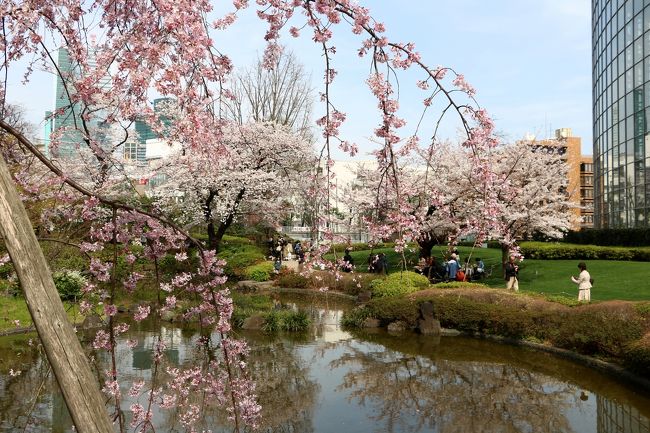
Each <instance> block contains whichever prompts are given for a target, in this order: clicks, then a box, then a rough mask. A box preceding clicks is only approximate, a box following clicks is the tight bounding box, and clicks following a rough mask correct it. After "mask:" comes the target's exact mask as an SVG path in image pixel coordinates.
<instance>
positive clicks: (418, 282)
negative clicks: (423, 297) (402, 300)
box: [370, 271, 429, 298]
mask: <svg viewBox="0 0 650 433" xmlns="http://www.w3.org/2000/svg"><path fill="white" fill-rule="evenodd" d="M426 287H429V280H428V279H427V277H425V276H424V275H421V274H416V273H415V272H411V271H403V272H397V273H394V274H390V275H388V276H387V277H386V278H383V279H381V278H380V279H376V280H373V281H372V282H371V283H370V290H371V291H372V296H373V297H377V298H383V297H386V296H399V295H405V294H407V293H413V292H417V291H418V290H422V289H424V288H426Z"/></svg>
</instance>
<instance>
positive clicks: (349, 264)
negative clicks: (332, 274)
mask: <svg viewBox="0 0 650 433" xmlns="http://www.w3.org/2000/svg"><path fill="white" fill-rule="evenodd" d="M343 261H344V262H345V263H344V264H343V272H350V271H352V269H353V268H354V259H353V258H352V256H351V255H350V249H349V248H346V249H345V255H344V256H343Z"/></svg>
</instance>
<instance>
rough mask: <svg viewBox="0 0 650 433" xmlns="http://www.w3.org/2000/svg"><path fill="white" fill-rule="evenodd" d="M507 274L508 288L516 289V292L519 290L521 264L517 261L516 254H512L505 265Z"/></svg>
mask: <svg viewBox="0 0 650 433" xmlns="http://www.w3.org/2000/svg"><path fill="white" fill-rule="evenodd" d="M504 270H505V274H506V281H507V283H506V289H508V290H514V291H515V292H518V291H519V280H518V279H517V276H518V275H519V266H517V264H516V263H515V256H510V259H509V260H508V263H506V266H505V269H504Z"/></svg>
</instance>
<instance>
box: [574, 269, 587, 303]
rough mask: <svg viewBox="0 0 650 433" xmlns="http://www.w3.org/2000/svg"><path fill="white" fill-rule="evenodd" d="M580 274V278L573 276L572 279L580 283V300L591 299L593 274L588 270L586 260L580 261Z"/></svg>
mask: <svg viewBox="0 0 650 433" xmlns="http://www.w3.org/2000/svg"><path fill="white" fill-rule="evenodd" d="M578 268H579V269H580V275H578V278H576V277H574V276H571V281H573V282H574V283H576V284H577V285H578V301H585V302H590V301H591V275H589V272H587V265H586V264H585V262H580V263H578Z"/></svg>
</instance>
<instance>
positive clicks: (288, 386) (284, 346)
mask: <svg viewBox="0 0 650 433" xmlns="http://www.w3.org/2000/svg"><path fill="white" fill-rule="evenodd" d="M247 340H249V344H250V347H251V350H250V355H249V356H248V357H247V359H246V363H247V364H248V369H249V372H250V373H251V375H252V376H253V378H254V380H255V382H256V393H257V395H258V402H259V404H260V405H261V406H262V419H261V421H260V427H259V429H257V430H255V431H256V432H266V433H285V432H286V433H310V432H313V431H314V427H313V425H312V418H313V412H314V406H315V402H316V396H317V394H318V391H319V388H320V386H319V385H318V384H317V383H316V382H314V381H313V380H310V378H309V368H308V366H307V365H306V363H305V362H304V361H303V360H302V358H301V357H300V356H299V354H298V353H296V343H295V342H294V341H293V340H291V341H289V340H285V339H275V340H272V341H270V340H269V337H268V336H265V335H263V334H261V333H259V332H251V333H250V335H247ZM181 345H183V346H185V348H192V347H194V349H190V350H188V351H187V353H186V355H187V356H185V357H181V358H183V359H182V360H181V365H174V363H173V362H171V363H170V362H169V361H170V359H166V360H165V366H169V367H175V366H178V367H179V368H183V367H184V364H185V362H183V361H184V360H187V359H192V362H193V365H196V364H197V360H198V359H199V358H201V357H202V356H205V354H204V353H203V351H202V350H201V349H199V348H197V347H196V339H195V338H192V339H190V340H185V339H184V341H183V342H182V343H181ZM185 348H183V349H181V352H185ZM172 361H173V360H172ZM165 370H166V368H163V369H162V371H161V373H160V375H161V379H162V380H167V379H168V377H167V375H166V373H165ZM132 379H133V378H131V380H132ZM130 403H132V402H127V401H124V402H123V405H124V406H125V409H126V408H128V406H129V405H130ZM194 403H196V404H198V405H199V406H202V407H205V408H206V409H207V411H206V412H204V413H203V416H202V419H201V421H200V422H199V425H197V428H198V429H199V431H200V430H201V429H205V430H211V431H215V432H217V431H230V429H228V430H221V429H220V428H219V426H226V425H230V423H229V422H228V420H227V417H228V414H227V413H226V411H225V409H224V407H222V406H220V405H218V404H216V405H212V404H211V403H214V402H213V401H210V399H209V398H208V399H207V400H201V399H198V400H196V401H194ZM127 412H128V410H127ZM179 413H180V411H179V409H177V408H175V409H171V410H163V411H162V412H161V413H158V414H157V415H154V417H155V418H156V419H155V421H154V422H155V424H156V430H157V431H183V428H182V426H181V425H180V424H179V422H178V416H179Z"/></svg>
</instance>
